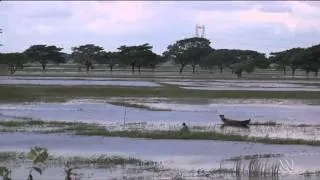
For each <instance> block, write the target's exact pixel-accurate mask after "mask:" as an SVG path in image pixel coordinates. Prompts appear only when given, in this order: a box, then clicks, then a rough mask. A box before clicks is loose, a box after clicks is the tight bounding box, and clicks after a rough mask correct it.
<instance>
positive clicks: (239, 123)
mask: <svg viewBox="0 0 320 180" xmlns="http://www.w3.org/2000/svg"><path fill="white" fill-rule="evenodd" d="M220 119H221V121H222V122H223V123H224V124H225V125H230V126H248V125H249V123H250V121H251V119H248V120H243V121H238V120H231V119H227V118H224V117H221V116H220Z"/></svg>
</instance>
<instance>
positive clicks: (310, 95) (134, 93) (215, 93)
mask: <svg viewBox="0 0 320 180" xmlns="http://www.w3.org/2000/svg"><path fill="white" fill-rule="evenodd" d="M107 97H167V98H242V99H246V98H249V99H250V98H256V99H319V97H320V91H311V92H309V91H238V90H228V91H224V90H191V89H182V88H178V87H168V86H164V87H144V88H141V87H123V86H53V85H52V86H34V85H1V86H0V102H24V101H65V100H69V99H74V98H107Z"/></svg>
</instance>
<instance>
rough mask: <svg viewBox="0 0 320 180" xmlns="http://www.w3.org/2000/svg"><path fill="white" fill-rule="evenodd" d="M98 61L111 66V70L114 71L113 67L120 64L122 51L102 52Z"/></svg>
mask: <svg viewBox="0 0 320 180" xmlns="http://www.w3.org/2000/svg"><path fill="white" fill-rule="evenodd" d="M97 63H99V64H105V65H107V66H109V68H110V71H111V72H112V70H113V67H114V66H115V65H117V64H120V53H119V52H110V51H109V52H104V51H103V52H101V54H100V56H99V58H98V59H97Z"/></svg>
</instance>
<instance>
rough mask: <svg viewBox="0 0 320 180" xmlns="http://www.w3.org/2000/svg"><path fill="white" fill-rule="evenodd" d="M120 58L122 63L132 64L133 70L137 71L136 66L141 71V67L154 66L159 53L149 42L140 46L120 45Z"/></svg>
mask: <svg viewBox="0 0 320 180" xmlns="http://www.w3.org/2000/svg"><path fill="white" fill-rule="evenodd" d="M118 50H119V51H120V52H119V55H120V60H121V62H122V64H124V65H129V66H131V71H132V72H134V71H135V67H137V68H138V71H139V72H140V70H141V67H148V66H152V64H154V65H155V64H156V63H155V62H153V61H154V60H156V58H157V55H156V54H155V53H153V52H152V46H151V45H149V44H148V43H146V44H142V45H138V46H120V47H119V48H118Z"/></svg>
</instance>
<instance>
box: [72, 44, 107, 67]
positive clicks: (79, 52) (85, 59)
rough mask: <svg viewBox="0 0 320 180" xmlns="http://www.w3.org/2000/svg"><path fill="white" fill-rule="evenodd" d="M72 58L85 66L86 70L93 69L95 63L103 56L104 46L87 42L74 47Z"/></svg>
mask: <svg viewBox="0 0 320 180" xmlns="http://www.w3.org/2000/svg"><path fill="white" fill-rule="evenodd" d="M71 49H72V58H73V59H74V61H75V62H77V63H78V64H79V65H80V66H85V68H86V71H87V72H89V70H90V69H93V64H94V63H95V62H97V61H98V59H99V58H101V54H103V48H102V47H100V46H96V45H94V44H86V45H81V46H78V47H72V48H71Z"/></svg>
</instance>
